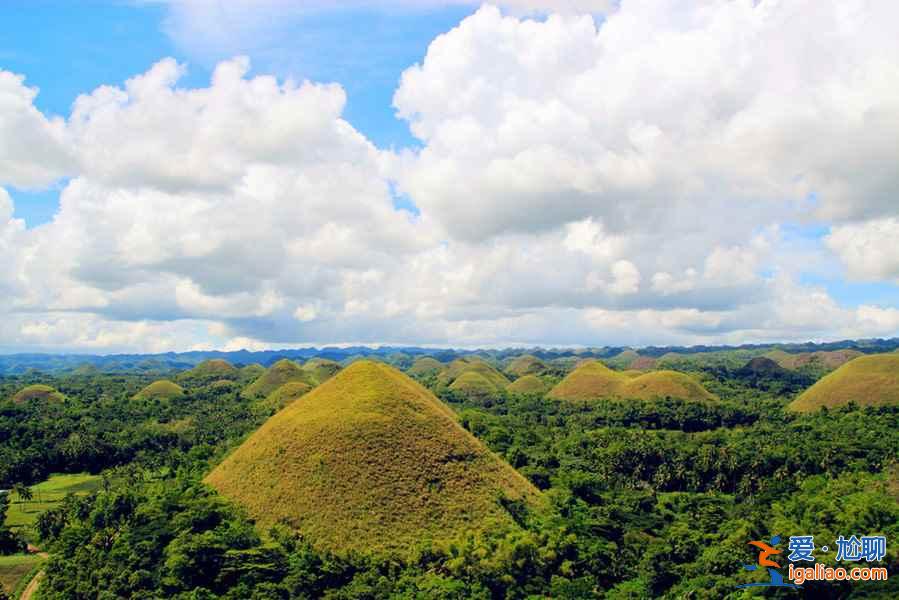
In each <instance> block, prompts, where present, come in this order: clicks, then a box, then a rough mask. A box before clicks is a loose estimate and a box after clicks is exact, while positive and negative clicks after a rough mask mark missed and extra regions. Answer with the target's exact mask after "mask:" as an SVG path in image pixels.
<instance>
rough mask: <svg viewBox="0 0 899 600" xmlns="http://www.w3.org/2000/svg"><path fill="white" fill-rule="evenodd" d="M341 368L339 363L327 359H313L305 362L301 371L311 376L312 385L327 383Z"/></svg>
mask: <svg viewBox="0 0 899 600" xmlns="http://www.w3.org/2000/svg"><path fill="white" fill-rule="evenodd" d="M342 368H343V367H341V366H340V363H338V362H336V361H333V360H329V359H327V358H313V359H310V360H308V361H306V364H304V365H303V370H304V371H306V372H307V373H309V374H310V375H311V376H312V381H313V382H314V383H322V382H323V381H327V380H328V379H330V378H331V377H333V376H334V375H336V374H337V372H338V371H340V369H342Z"/></svg>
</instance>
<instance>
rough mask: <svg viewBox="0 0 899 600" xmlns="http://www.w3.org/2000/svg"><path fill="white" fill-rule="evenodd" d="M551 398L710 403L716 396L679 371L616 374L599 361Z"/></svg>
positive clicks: (581, 368)
mask: <svg viewBox="0 0 899 600" xmlns="http://www.w3.org/2000/svg"><path fill="white" fill-rule="evenodd" d="M549 395H550V397H551V398H555V399H557V400H569V401H582V400H595V399H599V398H640V399H650V398H660V397H666V396H670V397H672V398H681V399H684V400H700V401H702V400H711V399H714V396H713V395H712V394H711V393H709V392H708V390H706V389H705V388H704V387H703V386H702V384H700V383H699V382H698V381H696V380H695V379H693V378H692V377H690V376H689V375H685V374H683V373H678V372H676V371H651V372H649V373H641V374H637V373H629V372H624V373H622V372H618V371H613V370H612V369H610V368H608V367H607V366H605V365H604V364H602V363H601V362H599V361H592V362H587V363H584V364H582V365H581V366H579V367H578V368H577V369H575V370H574V371H573V372H571V373H570V374H569V375H568V376H567V377H565V379H563V380H562V381H560V382H559V384H558V385H556V387H554V388H553V389H552V390H550V393H549Z"/></svg>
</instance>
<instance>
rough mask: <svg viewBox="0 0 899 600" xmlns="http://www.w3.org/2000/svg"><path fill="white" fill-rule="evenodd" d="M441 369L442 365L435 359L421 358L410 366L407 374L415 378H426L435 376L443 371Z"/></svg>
mask: <svg viewBox="0 0 899 600" xmlns="http://www.w3.org/2000/svg"><path fill="white" fill-rule="evenodd" d="M443 367H444V364H443V363H442V362H440V361H439V360H437V359H436V358H432V357H430V356H422V357H421V358H419V359H416V360H415V362H414V363H412V366H411V367H409V370H408V371H407V373H409V375H414V376H416V377H427V376H429V375H436V374H437V373H439V372H440V371H442V370H443Z"/></svg>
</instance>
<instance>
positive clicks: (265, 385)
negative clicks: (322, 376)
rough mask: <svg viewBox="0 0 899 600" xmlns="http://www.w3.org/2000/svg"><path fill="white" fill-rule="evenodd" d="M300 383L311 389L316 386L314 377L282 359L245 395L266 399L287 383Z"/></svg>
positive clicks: (253, 384)
mask: <svg viewBox="0 0 899 600" xmlns="http://www.w3.org/2000/svg"><path fill="white" fill-rule="evenodd" d="M291 381H299V382H302V383H304V384H306V385H307V386H309V387H312V386H314V385H315V381H314V380H313V377H312V375H311V374H310V373H309V372H308V371H306V370H305V369H303V368H302V367H301V366H300V365H298V364H297V363H295V362H293V361H292V360H288V359H286V358H282V359H281V360H279V361H278V362H276V363H275V364H273V365H272V366H270V367H269V368H268V369H266V370H265V373H263V374H262V375H260V376H259V377H258V378H257V379H256V381H254V382H253V383H251V384H250V385H248V386H247V387H246V388H244V391H243V395H244V396H245V397H247V398H265V397H267V396H268V395H269V394H271V393H272V392H274V391H275V390H277V389H278V388H280V387H281V386H282V385H284V384H285V383H288V382H291Z"/></svg>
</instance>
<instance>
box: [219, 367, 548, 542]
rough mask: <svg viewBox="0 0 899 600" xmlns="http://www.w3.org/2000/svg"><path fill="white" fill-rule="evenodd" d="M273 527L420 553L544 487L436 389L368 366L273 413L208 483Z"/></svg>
mask: <svg viewBox="0 0 899 600" xmlns="http://www.w3.org/2000/svg"><path fill="white" fill-rule="evenodd" d="M205 481H206V482H207V483H209V484H210V485H211V486H212V487H214V488H216V489H217V490H219V491H220V492H221V493H222V494H223V495H225V496H227V497H229V498H231V499H233V500H236V501H237V502H239V503H240V504H242V505H243V506H244V507H245V508H246V510H247V511H248V512H249V514H250V515H251V516H252V517H253V518H254V519H256V520H257V522H258V523H259V525H260V526H261V527H263V528H265V527H268V526H270V525H272V524H274V523H276V522H279V521H280V522H284V523H287V524H288V525H289V526H291V527H293V528H294V529H296V530H297V531H299V532H300V533H302V534H303V536H304V537H305V538H306V539H308V540H309V541H310V542H311V543H312V544H313V545H315V546H316V547H319V548H325V549H329V550H333V551H336V552H347V551H354V550H355V551H376V552H379V553H385V554H394V555H408V553H409V552H410V550H411V549H412V548H413V547H414V546H415V545H416V544H418V543H419V542H422V541H424V540H433V541H434V542H436V543H444V542H448V541H450V540H453V539H456V538H457V537H458V536H460V535H462V534H464V533H466V532H468V531H472V530H474V531H477V530H482V529H485V528H489V527H494V526H496V527H504V528H515V527H517V526H516V525H515V520H514V519H513V517H512V516H511V515H510V513H508V512H507V510H506V509H505V508H504V503H503V501H502V499H503V498H505V499H507V500H508V501H515V500H518V501H523V502H524V503H525V504H526V505H530V506H538V505H540V504H541V500H540V495H539V493H538V492H537V490H536V489H535V488H534V487H533V486H532V485H531V484H530V483H528V481H527V480H525V479H524V478H523V477H522V476H521V475H520V474H518V473H517V472H516V471H515V470H514V469H512V467H510V466H509V465H508V464H506V463H504V462H503V461H501V460H500V459H499V458H498V457H497V456H496V455H494V454H492V453H491V452H490V451H488V450H487V449H486V448H485V447H484V446H483V445H482V444H481V442H479V441H478V440H477V439H475V438H474V437H473V436H472V435H471V434H470V433H468V432H467V431H465V430H464V429H463V428H462V427H461V426H459V424H458V423H457V422H456V420H455V416H454V414H453V413H452V411H451V410H450V409H449V408H448V407H446V406H445V405H444V404H442V403H441V402H440V401H439V400H437V398H435V397H434V395H433V394H431V393H430V392H429V391H428V390H427V389H425V388H424V387H422V386H421V385H419V384H418V383H416V382H415V381H414V380H412V379H410V378H409V377H407V376H406V375H404V374H403V373H401V372H400V371H398V370H396V369H395V368H393V367H391V366H389V365H386V364H382V363H377V362H373V361H359V362H356V363H354V364H352V365H351V366H349V367H347V368H346V369H344V370H343V371H341V372H340V373H338V374H337V375H335V376H334V377H332V378H331V379H329V380H328V381H326V382H325V383H323V384H321V385H320V386H319V387H317V388H316V389H314V390H312V391H311V392H309V393H308V394H306V395H305V396H304V397H303V398H302V400H301V401H298V402H294V403H293V404H291V405H289V406H288V407H287V408H285V409H284V410H282V411H281V412H279V413H277V414H276V415H274V416H273V417H271V418H270V419H269V420H268V421H267V422H266V423H265V424H264V425H263V426H262V427H261V428H259V429H258V430H257V431H256V432H255V433H253V434H252V435H251V436H250V437H249V438H248V439H247V440H246V442H244V443H243V444H242V445H241V446H240V447H239V448H237V450H235V451H234V452H233V453H232V454H231V455H230V456H228V457H227V458H226V459H225V460H224V461H223V462H222V463H221V464H220V465H219V466H217V467H216V468H215V469H214V470H213V471H212V472H211V473H210V474H209V475H208V476H207V478H206V480H205Z"/></svg>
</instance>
